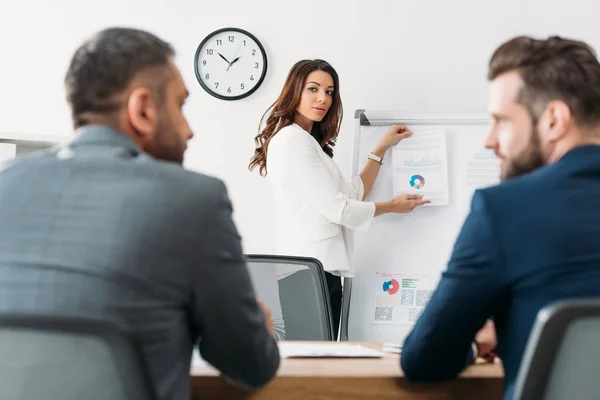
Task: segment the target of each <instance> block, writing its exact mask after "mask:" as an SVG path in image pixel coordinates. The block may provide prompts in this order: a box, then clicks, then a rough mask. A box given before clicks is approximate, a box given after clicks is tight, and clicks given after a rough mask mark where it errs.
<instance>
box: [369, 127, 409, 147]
mask: <svg viewBox="0 0 600 400" xmlns="http://www.w3.org/2000/svg"><path fill="white" fill-rule="evenodd" d="M412 134H413V133H412V132H411V131H410V129H408V128H407V127H406V126H404V125H392V126H390V127H389V128H388V130H387V131H385V133H384V134H383V137H382V138H381V139H380V140H379V144H378V145H377V147H378V148H379V149H381V150H383V151H384V152H385V151H387V150H388V149H389V148H390V147H392V146H395V145H396V144H398V142H400V141H401V140H402V139H405V138H407V137H409V136H411V135H412Z"/></svg>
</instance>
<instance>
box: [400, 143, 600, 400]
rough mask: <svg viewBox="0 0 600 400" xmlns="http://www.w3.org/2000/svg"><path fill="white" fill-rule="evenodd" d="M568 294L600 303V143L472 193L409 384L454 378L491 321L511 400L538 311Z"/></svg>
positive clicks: (407, 364)
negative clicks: (493, 320) (492, 318)
mask: <svg viewBox="0 0 600 400" xmlns="http://www.w3.org/2000/svg"><path fill="white" fill-rule="evenodd" d="M573 297H600V146H593V145H589V146H582V147H578V148H576V149H574V150H571V151H570V152H568V153H567V154H566V155H565V156H564V157H563V158H561V159H560V160H559V161H558V162H556V163H554V164H551V165H548V166H545V167H543V168H540V169H538V170H536V171H534V172H532V173H530V174H527V175H524V176H521V177H518V178H514V179H511V180H508V181H506V182H503V183H501V184H500V185H498V186H495V187H491V188H487V189H483V190H477V191H476V192H475V194H474V196H473V200H472V204H471V212H470V214H469V216H468V217H467V219H466V220H465V223H464V225H463V227H462V231H461V233H460V235H459V236H458V239H457V241H456V243H455V245H454V250H453V252H452V256H451V259H450V262H449V264H448V269H447V271H446V272H445V273H444V274H443V275H442V278H441V280H440V283H439V285H438V287H437V289H436V291H435V293H434V294H433V296H432V298H431V300H430V302H429V304H428V305H427V307H426V309H425V311H424V312H423V314H422V316H421V317H420V319H419V321H418V322H417V324H416V325H415V327H414V328H413V330H412V332H411V333H410V335H409V336H408V337H407V339H406V341H405V343H404V347H403V349H402V359H401V366H402V369H403V370H404V373H405V375H406V377H407V378H408V379H410V380H414V381H425V382H435V381H441V380H445V379H450V378H453V377H455V376H456V375H457V374H459V373H460V372H461V370H462V369H463V368H464V367H465V357H468V355H469V354H470V353H471V350H470V349H471V343H472V341H473V339H474V337H475V334H476V333H477V331H478V330H479V329H480V328H481V327H482V326H483V324H484V323H485V321H486V319H487V318H488V317H490V316H494V319H495V323H496V331H497V335H498V352H499V355H500V357H501V359H502V361H503V364H504V369H505V398H507V399H509V398H511V396H512V391H513V385H514V383H515V379H516V376H517V373H518V369H519V366H520V363H521V357H522V355H523V352H524V350H525V347H526V344H527V340H528V337H529V333H530V330H531V327H532V325H533V322H534V320H535V318H536V315H537V313H538V311H539V310H540V309H541V308H542V307H544V306H545V305H547V304H549V303H551V302H553V301H555V300H559V299H564V298H573Z"/></svg>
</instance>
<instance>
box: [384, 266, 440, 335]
mask: <svg viewBox="0 0 600 400" xmlns="http://www.w3.org/2000/svg"><path fill="white" fill-rule="evenodd" d="M377 278H378V279H376V280H375V282H376V284H377V287H375V288H374V289H375V303H374V307H373V323H374V324H390V325H414V323H415V322H417V319H419V316H420V315H421V313H422V312H423V310H424V309H425V306H426V305H427V303H429V299H430V298H431V295H432V294H433V289H434V288H433V284H432V280H431V276H430V275H428V274H404V273H380V272H378V273H377Z"/></svg>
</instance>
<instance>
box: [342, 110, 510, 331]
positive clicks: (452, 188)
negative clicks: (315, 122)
mask: <svg viewBox="0 0 600 400" xmlns="http://www.w3.org/2000/svg"><path fill="white" fill-rule="evenodd" d="M393 124H402V125H406V126H408V127H409V128H410V129H411V130H412V131H414V132H419V131H424V130H439V129H443V130H444V132H445V135H446V149H447V150H446V156H447V169H448V185H449V205H448V206H440V207H419V208H417V209H415V210H414V211H413V212H411V213H409V214H385V215H381V216H378V217H376V218H375V219H374V220H373V223H372V225H371V227H370V228H369V230H368V231H367V232H356V237H355V240H356V242H355V253H354V263H355V266H356V275H355V277H354V279H353V280H352V284H351V293H350V296H349V297H350V301H349V310H346V311H347V312H348V316H347V321H346V323H347V327H342V329H343V330H344V329H347V335H348V340H359V341H361V340H364V341H381V342H395V343H402V342H403V341H404V339H405V337H406V336H407V335H408V333H410V331H411V329H412V325H411V324H398V323H397V322H396V323H383V324H382V323H375V322H374V320H375V297H376V296H379V295H380V293H379V292H378V291H380V290H382V288H381V274H385V273H388V274H389V273H411V274H413V273H414V274H428V275H430V276H431V283H432V288H435V286H436V285H437V282H438V281H439V278H440V276H441V273H442V272H443V271H444V270H445V269H446V265H447V262H448V259H449V257H450V254H451V250H452V247H453V245H454V241H455V239H456V237H457V235H458V233H459V231H460V228H461V226H462V223H463V221H464V219H465V217H466V215H467V213H468V211H469V209H470V201H471V197H472V195H473V192H474V190H475V189H476V188H478V187H484V186H488V185H491V184H495V183H497V182H498V179H499V164H498V161H497V160H496V158H495V156H494V154H493V152H492V151H491V150H485V149H484V141H485V137H486V135H487V132H488V125H489V119H488V117H487V116H486V115H481V114H462V115H461V114H459V115H456V114H455V115H446V114H412V115H407V114H406V113H401V112H383V111H382V112H377V111H371V112H370V111H365V110H357V112H356V114H355V136H354V145H353V157H352V175H353V177H354V176H357V175H358V174H359V173H360V171H361V169H362V168H363V166H364V165H365V163H366V162H367V155H368V154H369V153H370V152H371V151H372V150H373V148H374V147H375V144H376V143H377V142H378V140H379V139H380V137H381V135H382V134H383V133H384V132H385V130H386V128H387V127H389V126H390V125H393ZM392 154H393V151H392V150H389V151H388V152H387V153H386V154H385V156H384V163H383V165H382V166H381V169H380V172H379V175H378V177H377V180H376V182H375V184H374V186H373V189H372V190H371V193H370V194H369V196H368V197H367V198H366V199H365V201H386V200H389V199H391V198H392V192H393V179H392V178H393V168H392V164H393V163H392V160H391V157H392ZM482 167H483V169H482ZM482 170H485V173H484V174H483V175H481V171H482ZM486 174H487V176H485V175H486ZM482 177H483V178H482ZM490 179H491V180H490ZM378 273H379V275H378Z"/></svg>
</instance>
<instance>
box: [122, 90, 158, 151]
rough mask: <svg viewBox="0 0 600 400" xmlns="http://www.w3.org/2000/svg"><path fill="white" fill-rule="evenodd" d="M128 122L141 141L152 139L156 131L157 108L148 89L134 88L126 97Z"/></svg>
mask: <svg viewBox="0 0 600 400" xmlns="http://www.w3.org/2000/svg"><path fill="white" fill-rule="evenodd" d="M127 116H128V118H129V123H130V124H131V126H132V127H133V130H134V131H135V135H136V136H137V139H138V140H139V141H140V142H141V143H146V142H149V141H152V140H153V139H154V137H155V136H156V132H157V131H158V123H159V121H158V109H157V107H156V102H155V101H154V99H153V98H152V93H151V92H150V89H148V88H145V87H139V88H135V89H133V90H132V91H131V93H130V94H129V97H128V99H127Z"/></svg>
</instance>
